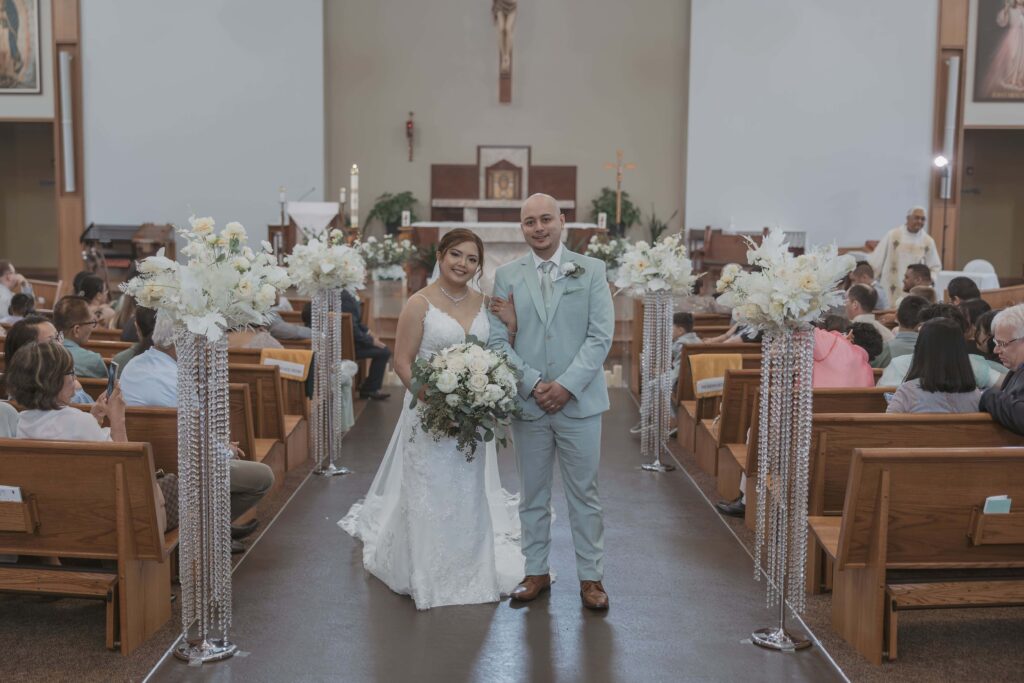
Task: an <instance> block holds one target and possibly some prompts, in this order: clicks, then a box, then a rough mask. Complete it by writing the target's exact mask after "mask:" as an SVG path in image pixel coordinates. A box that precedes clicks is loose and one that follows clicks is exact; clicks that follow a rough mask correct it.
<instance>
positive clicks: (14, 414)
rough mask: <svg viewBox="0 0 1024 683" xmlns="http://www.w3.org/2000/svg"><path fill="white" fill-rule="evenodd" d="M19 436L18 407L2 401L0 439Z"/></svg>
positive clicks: (0, 404)
mask: <svg viewBox="0 0 1024 683" xmlns="http://www.w3.org/2000/svg"><path fill="white" fill-rule="evenodd" d="M17 436H18V409H17V408H15V407H14V406H12V405H11V404H10V403H8V402H7V401H0V439H13V438H15V437H17ZM0 557H2V556H0Z"/></svg>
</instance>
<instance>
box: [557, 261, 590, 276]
mask: <svg viewBox="0 0 1024 683" xmlns="http://www.w3.org/2000/svg"><path fill="white" fill-rule="evenodd" d="M558 272H560V273H561V274H562V277H579V276H580V275H583V273H585V272H587V271H586V269H585V268H584V267H583V266H581V265H580V264H578V263H576V262H575V261H566V262H565V263H563V264H562V265H561V266H559V267H558Z"/></svg>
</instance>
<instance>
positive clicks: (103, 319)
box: [76, 273, 117, 327]
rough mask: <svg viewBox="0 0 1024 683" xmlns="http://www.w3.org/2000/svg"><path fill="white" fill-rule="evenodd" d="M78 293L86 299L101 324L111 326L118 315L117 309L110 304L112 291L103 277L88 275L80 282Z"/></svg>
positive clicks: (93, 314)
mask: <svg viewBox="0 0 1024 683" xmlns="http://www.w3.org/2000/svg"><path fill="white" fill-rule="evenodd" d="M76 294H78V296H80V297H82V298H83V299H85V301H86V304H87V305H88V306H89V311H90V312H91V313H92V316H93V318H95V319H96V320H98V321H99V324H100V325H103V326H104V327H110V325H111V322H112V321H113V320H114V318H115V317H116V316H117V311H115V310H114V309H113V307H111V305H110V292H109V290H108V289H107V283H106V282H105V281H104V280H103V278H101V277H100V276H99V275H93V274H91V273H90V274H89V275H86V276H85V277H83V278H82V279H81V281H80V282H79V283H78V289H77V290H76Z"/></svg>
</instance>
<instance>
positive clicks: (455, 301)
mask: <svg viewBox="0 0 1024 683" xmlns="http://www.w3.org/2000/svg"><path fill="white" fill-rule="evenodd" d="M438 287H440V288H441V293H442V294H444V295H445V296H446V297H448V299H449V300H450V301H451V302H452V303H453V304H455V305H456V306H458V305H459V304H461V303H462V302H463V301H465V300H466V297H467V296H469V288H468V287H467V288H466V293H465V294H463V295H462V296H452V295H451V294H449V293H448V290H447V289H445V288H444V285H438Z"/></svg>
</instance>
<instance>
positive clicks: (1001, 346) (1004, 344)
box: [993, 337, 1024, 349]
mask: <svg viewBox="0 0 1024 683" xmlns="http://www.w3.org/2000/svg"><path fill="white" fill-rule="evenodd" d="M1021 339H1024V337H1017V338H1016V339H1010V340H1008V341H999V340H998V339H994V340H993V341H994V343H995V348H996V349H1005V348H1006V347H1007V346H1009V345H1011V344H1014V343H1016V342H1019V341H1020V340H1021Z"/></svg>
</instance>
